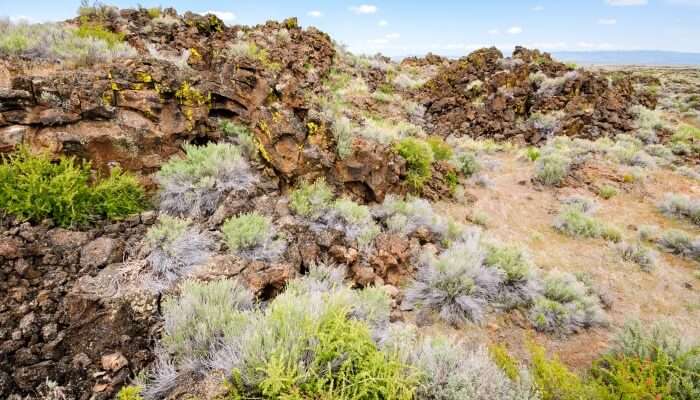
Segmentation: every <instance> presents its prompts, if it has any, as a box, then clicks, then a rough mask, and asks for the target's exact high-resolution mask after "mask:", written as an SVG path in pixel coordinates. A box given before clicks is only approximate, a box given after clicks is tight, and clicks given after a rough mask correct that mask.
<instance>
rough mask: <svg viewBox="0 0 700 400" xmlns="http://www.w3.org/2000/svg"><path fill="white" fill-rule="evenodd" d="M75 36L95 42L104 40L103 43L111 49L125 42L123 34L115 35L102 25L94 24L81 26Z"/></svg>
mask: <svg viewBox="0 0 700 400" xmlns="http://www.w3.org/2000/svg"><path fill="white" fill-rule="evenodd" d="M75 34H76V35H77V36H78V37H81V38H92V39H95V40H102V41H103V42H105V43H107V46H108V47H109V48H110V49H111V48H114V47H116V46H118V45H119V44H120V43H122V42H124V34H123V33H115V32H112V31H110V30H107V29H105V27H103V26H102V25H98V24H92V23H90V24H81V25H80V26H79V27H78V29H77V30H76V31H75Z"/></svg>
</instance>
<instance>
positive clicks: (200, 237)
mask: <svg viewBox="0 0 700 400" xmlns="http://www.w3.org/2000/svg"><path fill="white" fill-rule="evenodd" d="M146 243H147V244H148V245H149V247H150V249H151V252H150V254H149V255H148V256H147V257H146V260H147V261H148V264H149V266H150V267H151V270H150V273H149V276H148V277H146V279H145V282H146V286H147V287H149V288H151V289H153V290H155V291H157V292H160V291H163V290H166V289H167V288H169V287H170V286H171V285H172V284H173V282H175V281H177V280H178V279H180V278H181V277H183V276H186V275H187V274H188V273H189V272H190V271H191V270H192V269H193V268H194V267H196V266H199V265H202V264H204V263H205V262H206V261H207V260H208V259H209V257H211V255H212V253H213V243H214V241H213V239H212V238H211V237H209V235H207V234H206V233H202V232H200V230H199V229H198V228H197V227H196V226H193V225H192V223H191V222H190V221H189V220H185V219H180V218H175V217H170V216H167V215H161V216H160V217H159V219H158V223H157V224H155V225H154V226H152V227H151V228H150V229H149V230H148V232H147V233H146Z"/></svg>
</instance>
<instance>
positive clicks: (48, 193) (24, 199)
mask: <svg viewBox="0 0 700 400" xmlns="http://www.w3.org/2000/svg"><path fill="white" fill-rule="evenodd" d="M3 160H4V163H2V164H0V209H2V210H4V212H6V213H7V214H9V215H12V216H14V217H16V218H19V219H20V220H28V221H32V222H39V221H41V220H42V219H45V218H51V219H53V220H54V222H55V223H56V224H58V225H60V226H64V227H68V226H79V225H83V224H86V223H88V222H90V221H91V220H92V219H94V218H95V217H97V216H105V217H107V218H110V219H118V218H123V217H125V216H128V215H129V214H133V213H136V212H139V211H141V210H142V209H143V198H144V193H143V189H142V188H141V187H140V186H139V184H138V181H137V180H136V178H134V177H133V176H131V175H129V174H126V173H124V172H122V171H121V170H119V169H115V170H113V171H112V173H111V174H110V176H109V177H108V178H106V179H105V180H103V181H98V182H97V184H96V185H95V186H91V181H90V164H89V163H83V164H79V163H77V162H76V160H75V159H74V158H72V157H70V158H69V157H61V158H60V159H59V161H58V163H53V162H52V161H51V158H50V157H49V156H48V154H45V153H39V154H33V153H31V152H30V150H29V149H28V148H26V147H21V148H19V149H18V150H17V152H16V153H14V154H12V155H10V156H7V157H3Z"/></svg>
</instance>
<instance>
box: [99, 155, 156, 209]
mask: <svg viewBox="0 0 700 400" xmlns="http://www.w3.org/2000/svg"><path fill="white" fill-rule="evenodd" d="M93 198H94V201H95V207H96V210H97V212H98V214H100V215H104V216H105V217H107V218H109V219H120V218H123V217H124V216H126V215H132V214H136V213H138V212H140V211H141V210H143V208H144V204H145V194H144V191H143V188H142V187H141V186H140V184H139V181H138V179H136V177H135V176H134V175H131V174H128V173H125V172H124V171H122V170H121V168H119V167H117V168H112V170H111V171H110V174H109V176H108V177H107V178H105V179H104V180H102V181H101V182H99V183H98V184H97V185H96V186H95V188H94V193H93Z"/></svg>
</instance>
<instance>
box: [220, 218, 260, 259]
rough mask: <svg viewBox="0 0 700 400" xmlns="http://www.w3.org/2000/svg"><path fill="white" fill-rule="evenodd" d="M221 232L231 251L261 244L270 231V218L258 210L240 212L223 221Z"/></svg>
mask: <svg viewBox="0 0 700 400" xmlns="http://www.w3.org/2000/svg"><path fill="white" fill-rule="evenodd" d="M221 232H223V234H224V239H225V240H226V244H228V247H229V248H230V249H231V250H233V251H239V250H243V249H247V248H252V247H255V246H258V245H261V244H263V242H265V241H266V240H267V239H268V238H269V237H270V234H271V232H272V219H270V217H266V216H264V215H261V214H259V213H258V212H252V213H247V214H241V215H239V216H237V217H233V218H230V219H228V220H227V221H226V222H224V225H223V227H222V228H221Z"/></svg>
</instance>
